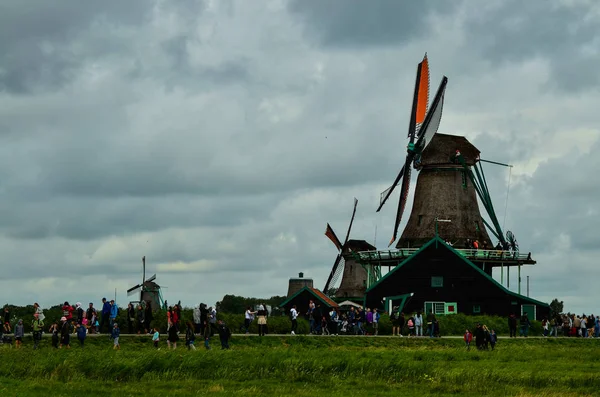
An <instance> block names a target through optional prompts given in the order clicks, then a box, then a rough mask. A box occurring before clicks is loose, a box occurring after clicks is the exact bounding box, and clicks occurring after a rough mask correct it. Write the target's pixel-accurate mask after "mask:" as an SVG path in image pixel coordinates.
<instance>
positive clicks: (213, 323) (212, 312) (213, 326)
mask: <svg viewBox="0 0 600 397" xmlns="http://www.w3.org/2000/svg"><path fill="white" fill-rule="evenodd" d="M208 324H209V326H210V336H213V335H214V334H215V332H217V309H215V308H214V307H209V308H208Z"/></svg>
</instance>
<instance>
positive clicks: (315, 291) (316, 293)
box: [279, 287, 339, 308]
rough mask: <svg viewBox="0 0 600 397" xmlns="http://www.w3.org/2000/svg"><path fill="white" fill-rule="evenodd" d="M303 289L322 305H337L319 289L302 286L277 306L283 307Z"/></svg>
mask: <svg viewBox="0 0 600 397" xmlns="http://www.w3.org/2000/svg"><path fill="white" fill-rule="evenodd" d="M304 291H308V292H309V293H310V294H311V295H313V296H314V297H315V298H316V299H317V300H319V301H320V302H321V303H323V304H324V305H327V306H329V307H336V308H337V307H339V306H338V304H337V303H335V302H334V301H332V300H331V299H329V298H328V297H327V296H326V295H325V294H324V293H323V292H321V291H319V290H318V289H316V288H310V287H303V288H301V289H299V290H298V292H296V293H295V294H294V295H292V296H290V297H289V298H287V299H286V300H285V301H283V302H282V303H281V304H280V305H279V306H281V307H283V306H285V305H287V304H288V303H290V302H291V301H292V300H293V299H294V298H296V297H297V296H298V295H300V294H301V293H302V292H304Z"/></svg>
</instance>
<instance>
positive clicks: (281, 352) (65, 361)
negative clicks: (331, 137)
mask: <svg viewBox="0 0 600 397" xmlns="http://www.w3.org/2000/svg"><path fill="white" fill-rule="evenodd" d="M86 343H87V344H88V345H87V346H86V348H85V349H81V348H79V346H77V345H76V344H75V343H74V344H73V348H72V349H70V350H65V349H62V350H55V349H52V348H50V347H49V344H50V341H49V340H48V339H44V341H43V348H42V349H41V350H37V351H34V350H32V348H31V342H29V341H27V342H26V345H25V346H24V347H23V348H22V349H20V350H17V349H14V348H13V349H9V348H7V347H6V346H4V347H2V348H0V357H1V359H0V392H1V393H2V395H3V396H15V395H18V396H25V395H50V394H51V395H53V396H62V395H69V396H73V395H74V394H82V393H85V394H88V393H93V395H96V396H98V395H108V394H112V395H119V396H123V397H124V396H142V395H144V396H154V395H156V396H161V397H162V396H167V395H169V396H171V395H175V396H177V395H182V396H183V395H204V394H209V395H294V396H309V395H310V396H314V395H315V394H317V395H318V394H321V393H326V394H327V395H328V396H337V395H340V396H355V395H356V396H359V395H360V396H365V395H369V396H371V395H389V396H398V395H418V396H424V395H425V396H427V395H436V396H450V395H452V396H455V395H490V396H585V395H590V396H591V395H597V394H598V390H600V377H599V376H598V375H597V374H598V371H599V370H600V359H599V358H598V357H599V353H600V341H598V340H582V339H563V338H558V339H529V340H525V339H518V340H509V339H501V340H500V342H499V344H498V346H497V349H496V350H495V351H483V352H481V351H476V350H474V349H472V350H471V351H469V352H467V351H465V348H464V346H463V343H462V341H461V340H459V339H443V338H442V339H434V340H431V339H429V338H424V339H408V338H369V337H346V338H341V337H340V338H336V337H310V336H298V337H290V336H285V337H265V338H259V337H257V336H250V337H234V339H233V340H232V343H231V345H232V349H231V350H228V351H221V350H220V349H219V346H218V345H219V343H218V338H215V339H213V340H212V341H211V345H212V346H213V350H211V351H206V350H204V348H203V346H202V344H201V343H199V344H198V350H197V351H187V350H186V349H185V347H184V346H181V347H179V348H178V349H177V350H175V351H173V350H167V349H166V345H165V344H164V342H161V343H162V346H161V347H162V348H161V350H159V351H156V350H154V349H153V348H152V347H151V342H150V338H148V337H134V338H131V337H127V336H122V337H121V346H122V349H121V350H119V351H114V350H112V345H111V342H110V340H109V339H108V337H99V338H89V339H88V340H87V341H86Z"/></svg>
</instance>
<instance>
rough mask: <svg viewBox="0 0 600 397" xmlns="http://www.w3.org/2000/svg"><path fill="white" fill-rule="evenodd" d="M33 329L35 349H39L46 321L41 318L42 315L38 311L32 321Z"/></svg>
mask: <svg viewBox="0 0 600 397" xmlns="http://www.w3.org/2000/svg"><path fill="white" fill-rule="evenodd" d="M31 329H32V335H33V349H34V350H35V349H37V348H38V347H39V345H40V341H41V340H42V332H43V330H44V322H43V321H42V320H40V315H39V313H38V312H35V313H34V314H33V321H32V322H31Z"/></svg>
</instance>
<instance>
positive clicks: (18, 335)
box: [15, 319, 25, 349]
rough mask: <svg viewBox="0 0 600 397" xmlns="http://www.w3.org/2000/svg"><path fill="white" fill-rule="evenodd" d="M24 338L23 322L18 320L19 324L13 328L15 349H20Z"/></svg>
mask: <svg viewBox="0 0 600 397" xmlns="http://www.w3.org/2000/svg"><path fill="white" fill-rule="evenodd" d="M24 336H25V329H24V327H23V320H21V319H19V322H18V323H17V325H16V326H15V345H16V346H17V349H19V348H20V347H21V343H23V337H24Z"/></svg>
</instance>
